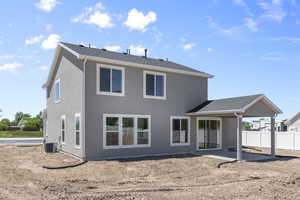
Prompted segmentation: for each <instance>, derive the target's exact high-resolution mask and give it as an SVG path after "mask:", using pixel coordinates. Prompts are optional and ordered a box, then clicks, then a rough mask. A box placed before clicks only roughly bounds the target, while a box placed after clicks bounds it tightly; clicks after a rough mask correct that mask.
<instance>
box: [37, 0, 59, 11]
mask: <svg viewBox="0 0 300 200" xmlns="http://www.w3.org/2000/svg"><path fill="white" fill-rule="evenodd" d="M57 4H58V1H57V0H40V1H39V2H38V3H36V4H34V5H35V6H36V7H37V8H39V9H41V10H44V11H46V12H51V11H52V10H53V9H54V8H55V6H56V5H57Z"/></svg>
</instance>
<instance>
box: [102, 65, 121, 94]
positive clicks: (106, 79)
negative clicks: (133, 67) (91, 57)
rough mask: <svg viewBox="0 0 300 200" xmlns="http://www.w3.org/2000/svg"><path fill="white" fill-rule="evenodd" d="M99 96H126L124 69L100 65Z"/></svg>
mask: <svg viewBox="0 0 300 200" xmlns="http://www.w3.org/2000/svg"><path fill="white" fill-rule="evenodd" d="M97 94H103V95H117V96H124V68H122V67H115V66H111V65H102V64H101V65H100V64H98V65H97Z"/></svg>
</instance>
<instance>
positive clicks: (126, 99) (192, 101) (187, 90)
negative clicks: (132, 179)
mask: <svg viewBox="0 0 300 200" xmlns="http://www.w3.org/2000/svg"><path fill="white" fill-rule="evenodd" d="M83 65H84V61H83V60H79V59H77V58H76V57H75V56H73V55H72V54H71V53H69V52H68V51H66V50H64V49H62V52H61V53H60V55H59V58H58V61H57V65H56V67H55V68H56V71H55V73H54V74H55V75H54V78H53V80H52V83H51V84H50V85H51V86H50V87H49V88H48V89H47V121H48V124H47V133H48V137H47V138H46V141H47V142H58V141H59V137H60V135H61V130H60V120H61V116H62V115H65V116H66V139H65V140H66V144H64V145H62V150H63V151H66V152H68V153H71V154H73V155H76V156H78V157H81V158H84V157H85V158H86V159H87V160H101V159H107V158H119V157H131V156H147V155H162V154H177V153H193V152H195V151H196V141H197V130H196V129H197V128H196V127H197V126H196V123H197V117H196V116H195V117H190V144H189V145H185V146H171V145H170V117H171V116H186V112H187V111H189V110H191V109H192V108H194V107H196V106H198V105H199V104H201V103H203V102H205V101H207V98H208V97H207V95H208V94H207V92H208V91H207V88H208V80H207V78H202V77H196V76H189V75H183V74H175V73H166V96H167V98H166V100H162V99H146V98H144V97H143V78H144V76H143V71H144V70H143V69H137V68H131V67H124V70H125V76H124V77H125V96H108V95H98V94H97V92H96V84H97V78H96V76H97V74H96V73H97V70H96V63H95V62H91V61H88V62H87V63H86V67H85V73H84V72H83ZM147 71H149V70H147ZM57 79H60V82H61V101H60V102H59V103H55V101H54V89H53V83H54V81H55V80H57ZM83 81H85V82H83ZM83 87H85V88H83ZM83 91H85V96H84V97H85V98H84V99H85V100H84V101H83V95H84V93H83ZM84 111H85V113H83V112H84ZM76 113H80V114H81V116H82V118H83V117H84V119H82V121H83V120H84V121H85V123H84V124H82V126H84V127H82V131H81V146H82V148H81V149H78V148H76V147H75V114H76ZM103 114H126V115H150V116H151V146H150V147H129V148H120V149H104V148H103ZM84 130H85V132H84ZM83 142H84V144H83ZM233 146H234V147H235V146H236V119H235V118H229V117H223V118H222V148H223V149H227V148H228V147H233ZM83 148H85V149H83ZM83 150H85V152H84V151H83ZM83 152H84V153H83Z"/></svg>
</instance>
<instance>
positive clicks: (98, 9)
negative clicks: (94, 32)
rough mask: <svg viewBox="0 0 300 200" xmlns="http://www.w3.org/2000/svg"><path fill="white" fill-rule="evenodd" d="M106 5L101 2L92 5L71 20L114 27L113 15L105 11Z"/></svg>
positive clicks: (102, 26)
mask: <svg viewBox="0 0 300 200" xmlns="http://www.w3.org/2000/svg"><path fill="white" fill-rule="evenodd" d="M104 10H105V7H104V6H103V5H102V4H101V3H100V2H99V3H97V4H95V5H94V6H92V7H86V8H84V10H83V12H82V13H81V14H80V15H78V16H77V17H74V18H72V19H71V22H73V23H78V22H82V23H85V24H95V25H97V26H99V27H101V28H110V27H113V26H114V24H113V23H112V19H111V16H110V15H109V14H108V13H105V12H104Z"/></svg>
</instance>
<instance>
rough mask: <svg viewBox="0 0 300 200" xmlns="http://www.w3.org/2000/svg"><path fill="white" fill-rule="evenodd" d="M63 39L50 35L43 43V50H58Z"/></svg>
mask: <svg viewBox="0 0 300 200" xmlns="http://www.w3.org/2000/svg"><path fill="white" fill-rule="evenodd" d="M60 39H61V37H60V36H59V35H57V34H50V35H49V37H48V38H47V39H46V40H44V41H43V42H42V48H43V49H54V48H56V46H57V44H58V42H59V40H60Z"/></svg>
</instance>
